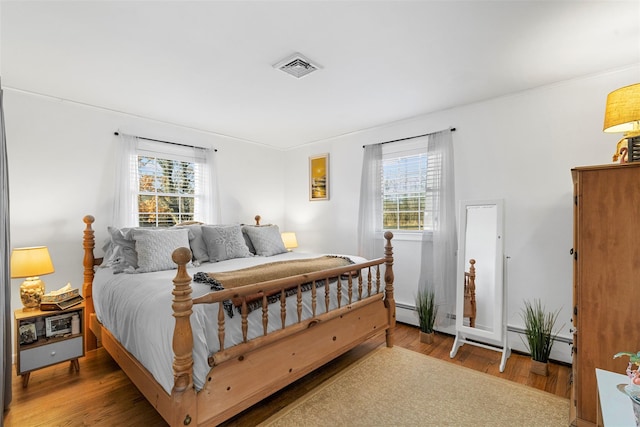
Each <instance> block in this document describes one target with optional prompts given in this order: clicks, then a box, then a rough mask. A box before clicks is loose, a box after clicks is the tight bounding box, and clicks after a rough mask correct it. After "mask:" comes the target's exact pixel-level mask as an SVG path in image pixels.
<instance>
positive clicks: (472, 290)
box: [464, 259, 476, 328]
mask: <svg viewBox="0 0 640 427" xmlns="http://www.w3.org/2000/svg"><path fill="white" fill-rule="evenodd" d="M475 264H476V260H475V259H470V260H469V271H465V272H464V317H468V318H469V326H470V327H472V328H475V327H476V266H475Z"/></svg>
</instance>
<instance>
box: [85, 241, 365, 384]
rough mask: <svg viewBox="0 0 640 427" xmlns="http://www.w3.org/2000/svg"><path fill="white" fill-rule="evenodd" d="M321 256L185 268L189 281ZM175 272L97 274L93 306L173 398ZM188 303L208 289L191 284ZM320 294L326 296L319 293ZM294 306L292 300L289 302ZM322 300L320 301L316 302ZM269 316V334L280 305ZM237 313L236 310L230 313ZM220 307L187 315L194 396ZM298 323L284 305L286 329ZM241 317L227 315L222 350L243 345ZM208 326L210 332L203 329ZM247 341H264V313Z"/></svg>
mask: <svg viewBox="0 0 640 427" xmlns="http://www.w3.org/2000/svg"><path fill="white" fill-rule="evenodd" d="M318 256H322V254H304V253H298V252H288V253H284V254H280V255H275V256H271V257H259V256H255V257H251V258H237V259H232V260H227V261H222V262H217V263H203V264H202V265H200V266H199V267H190V268H188V272H189V275H190V276H191V277H193V275H194V274H195V273H196V272H199V271H202V272H206V273H211V272H220V271H231V270H237V269H240V268H246V267H252V266H255V265H260V264H264V263H267V262H275V261H284V260H291V259H302V258H313V257H318ZM348 257H349V258H350V259H351V260H352V261H354V262H355V263H360V262H364V261H365V259H364V258H360V257H357V256H352V255H348ZM175 275H176V270H168V271H159V272H153V273H143V274H126V273H121V274H113V271H112V270H111V269H110V268H98V269H97V271H96V275H95V278H94V281H93V301H94V307H95V311H96V315H97V317H98V319H99V320H100V322H101V323H102V325H103V326H104V327H106V328H107V329H108V330H109V331H110V332H111V333H112V334H113V336H114V337H115V338H116V339H117V340H118V341H119V342H120V343H121V344H122V345H123V346H124V347H125V348H126V349H127V350H128V351H129V352H130V353H131V354H133V355H134V356H135V357H136V359H137V360H138V361H140V362H141V363H142V364H143V365H144V366H145V368H147V370H149V372H151V374H152V375H153V376H154V378H155V379H156V381H158V383H159V384H160V385H161V386H162V387H163V388H164V389H165V391H166V392H167V393H169V394H170V393H171V389H172V387H173V368H172V363H173V348H172V341H173V338H172V337H173V329H174V326H175V319H174V317H173V315H172V314H173V310H172V308H171V304H172V299H173V295H172V294H171V292H172V290H173V282H172V280H173V278H174V277H175ZM191 287H192V290H193V293H192V297H193V298H196V297H199V296H201V295H205V294H207V293H209V292H211V289H210V287H209V285H207V284H203V283H195V282H192V284H191ZM331 288H332V290H333V292H331V304H330V306H331V309H333V308H336V307H337V296H336V294H335V288H336V287H335V286H331ZM323 294H324V292H323ZM347 298H348V297H347V295H346V291H343V296H342V299H343V301H342V305H346V304H347V303H348V299H347ZM289 299H290V300H293V301H295V299H296V296H295V295H292V296H290V297H289ZM319 299H320V298H319ZM310 300H311V292H305V293H304V296H303V314H302V316H303V318H309V317H311V313H312V311H311V304H310ZM271 307H276V308H275V309H271V310H269V332H271V331H274V330H277V329H279V328H280V323H281V321H280V304H271ZM234 310H235V309H234ZM324 311H325V310H324V303H319V304H317V307H316V312H317V313H318V314H321V313H323V312H324ZM217 316H218V304H195V305H194V306H193V314H192V315H191V328H192V331H193V341H194V345H193V359H194V367H193V372H194V375H193V381H194V385H195V387H196V389H197V390H200V389H201V388H202V387H203V385H204V380H205V378H206V376H207V374H208V372H209V370H210V368H209V365H208V363H207V359H208V357H209V356H210V355H211V354H213V353H215V352H216V351H218V350H219V343H218V335H217ZM296 321H297V312H296V304H295V302H294V303H287V320H286V324H287V325H290V324H292V323H294V322H296ZM240 323H241V316H240V315H239V314H238V313H237V312H235V313H234V316H233V318H230V317H229V316H228V314H226V313H225V328H226V330H225V332H226V334H225V348H229V347H231V346H232V345H234V344H237V343H240V342H242V331H241V328H240ZM207 325H208V326H207ZM248 334H249V339H251V338H255V337H257V336H260V335H262V310H254V311H252V312H251V313H249V331H248Z"/></svg>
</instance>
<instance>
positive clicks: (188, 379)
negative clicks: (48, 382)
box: [83, 215, 396, 426]
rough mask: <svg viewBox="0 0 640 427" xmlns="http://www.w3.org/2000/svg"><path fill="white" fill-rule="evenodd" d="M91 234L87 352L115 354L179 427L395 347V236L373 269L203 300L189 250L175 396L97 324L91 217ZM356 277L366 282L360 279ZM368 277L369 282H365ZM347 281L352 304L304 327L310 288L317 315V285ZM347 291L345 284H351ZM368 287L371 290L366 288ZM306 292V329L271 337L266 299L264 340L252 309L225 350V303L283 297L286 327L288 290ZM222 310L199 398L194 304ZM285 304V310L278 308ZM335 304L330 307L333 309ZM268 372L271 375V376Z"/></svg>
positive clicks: (181, 267)
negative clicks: (378, 340) (375, 349)
mask: <svg viewBox="0 0 640 427" xmlns="http://www.w3.org/2000/svg"><path fill="white" fill-rule="evenodd" d="M83 221H84V223H85V224H86V226H85V230H84V238H83V247H84V260H83V265H84V284H83V296H84V298H85V305H86V308H85V319H84V320H85V325H87V326H88V328H85V329H86V339H85V343H86V351H89V350H93V349H95V348H97V347H98V346H99V345H102V346H104V348H105V349H106V350H107V351H108V352H109V354H110V355H111V356H112V357H113V359H114V360H115V361H116V362H117V363H118V364H119V365H120V367H121V368H122V370H123V371H124V372H125V373H126V374H127V375H128V376H129V378H130V379H131V381H132V382H133V383H134V384H135V385H136V386H137V387H138V389H139V390H140V391H141V392H142V394H143V395H144V396H145V397H146V398H147V399H148V400H149V402H151V404H152V405H153V406H154V407H155V408H156V410H157V411H158V412H159V413H160V415H161V416H162V417H163V418H164V419H165V420H166V421H167V422H168V423H169V424H170V425H171V426H190V425H193V426H203V425H217V424H219V423H221V422H223V421H225V420H227V419H229V418H231V417H232V416H234V415H236V414H238V413H240V412H241V411H243V410H244V409H246V408H248V407H250V406H251V405H254V404H255V403H257V402H259V401H260V400H262V399H264V398H265V397H267V396H269V395H271V394H273V393H274V392H276V391H278V390H280V389H282V388H283V387H285V386H286V385H288V384H290V383H292V382H294V381H295V380H297V379H299V378H301V377H303V376H304V375H306V374H308V373H309V372H311V371H313V370H315V369H317V368H319V367H320V366H322V365H324V364H325V363H327V362H329V361H331V360H332V359H334V358H336V357H338V356H339V355H341V354H343V353H345V352H346V351H348V350H350V349H352V348H353V347H355V346H357V345H358V344H360V343H362V342H364V341H366V340H368V339H370V338H372V337H374V336H377V335H380V334H382V333H385V334H386V345H387V347H392V346H393V331H394V328H395V322H396V319H395V316H396V309H395V301H394V295H393V280H394V276H393V248H392V246H391V239H392V238H393V234H392V233H391V232H386V233H385V235H384V237H385V239H386V244H385V248H384V249H385V256H384V257H383V258H379V259H376V260H372V261H368V262H365V263H360V264H354V265H350V266H347V267H340V268H333V269H331V270H325V271H320V272H316V273H309V274H304V275H298V276H292V277H288V278H285V279H278V280H272V281H268V282H262V283H257V284H252V285H247V286H243V287H241V288H234V289H227V290H223V291H219V292H213V293H210V294H207V295H204V296H202V297H200V298H196V299H192V298H191V291H192V290H191V277H190V276H189V275H188V273H187V270H186V264H187V263H188V262H189V261H190V259H191V251H190V250H189V249H188V248H179V249H176V250H175V251H174V253H173V260H174V262H176V263H177V264H178V270H177V274H176V276H175V278H174V279H173V283H174V290H173V296H174V297H173V304H172V308H173V316H174V317H175V319H176V322H175V329H174V334H173V352H174V362H173V371H174V386H173V389H172V391H171V394H168V393H167V392H166V391H165V390H164V388H162V386H160V385H159V384H158V383H157V382H156V380H155V379H154V378H153V376H152V375H151V374H150V373H149V371H148V370H147V369H145V368H144V367H143V366H142V364H141V363H140V362H138V361H137V360H136V359H135V357H133V356H132V355H131V354H130V353H129V352H128V351H127V350H125V349H124V347H123V346H122V345H121V344H120V343H119V342H118V341H117V340H116V339H115V338H114V337H113V335H112V334H111V333H110V332H109V331H108V330H107V329H106V328H103V327H102V325H101V324H100V323H99V321H98V320H97V317H96V315H95V310H94V305H93V298H92V283H93V277H94V268H95V266H97V265H99V264H100V263H101V262H102V259H100V258H96V257H95V256H94V254H93V249H94V247H95V238H94V230H93V229H92V226H91V225H92V224H93V222H94V221H95V219H94V217H92V216H90V215H87V216H85V217H84V219H83ZM382 264H384V265H385V271H384V292H380V293H374V294H373V295H372V294H371V290H372V288H376V289H378V290H381V289H380V287H381V284H380V266H381V265H382ZM355 271H360V272H361V274H358V275H357V278H356V277H355V276H354V275H353V273H354V272H355ZM363 276H364V277H363ZM335 277H343V278H344V279H338V280H337V281H336V282H335V283H333V284H331V286H332V287H333V286H336V287H337V292H338V295H340V294H341V293H343V295H347V296H348V300H349V304H347V305H343V306H341V307H340V306H339V307H338V308H337V309H334V310H331V311H328V312H326V313H323V314H319V315H314V316H312V317H311V318H309V319H306V320H300V315H301V314H300V313H301V311H302V309H301V298H302V297H301V291H300V285H302V284H303V283H310V282H311V283H313V286H312V289H311V291H310V292H312V307H314V310H313V311H314V313H315V306H316V286H315V283H317V282H324V283H325V284H326V285H325V288H328V283H329V278H335ZM345 281H346V282H347V283H343V282H345ZM354 282H357V283H354ZM363 282H364V283H363ZM292 287H293V288H296V287H297V289H298V291H297V303H296V304H297V311H298V321H297V322H294V323H293V324H292V325H290V326H287V327H284V326H281V327H280V328H279V329H277V330H276V331H274V332H271V333H268V334H267V333H266V328H267V315H266V305H267V302H266V298H264V299H263V316H262V323H263V327H264V330H265V333H264V335H262V336H260V337H258V338H255V339H252V340H248V339H247V338H246V334H247V309H246V303H245V304H243V306H242V314H241V316H242V325H243V334H244V337H245V339H244V342H243V343H241V344H238V345H235V346H233V347H230V348H224V345H223V344H222V343H224V336H225V324H224V323H225V320H224V314H223V313H224V310H223V309H222V301H224V300H225V299H229V298H230V297H238V296H239V297H241V298H243V297H246V296H247V295H251V294H255V293H256V292H258V291H264V292H265V293H266V292H267V291H271V290H279V291H280V292H281V295H282V297H281V300H280V305H281V313H282V314H281V318H282V325H284V321H285V307H286V305H285V297H284V289H291V288H292ZM317 293H318V295H317V299H318V300H320V301H319V302H317V303H318V304H323V303H325V302H324V301H323V300H324V299H327V300H328V296H327V297H323V295H322V294H324V291H323V290H319V291H318V292H317ZM216 303H217V304H219V313H220V315H219V316H218V324H217V325H212V327H217V328H218V338H219V341H220V343H221V345H220V351H218V352H216V353H215V354H213V355H211V356H210V357H209V366H210V367H211V370H210V371H209V373H208V375H207V377H206V380H205V385H204V386H203V388H202V389H201V390H200V391H196V389H195V387H194V385H193V358H192V349H193V336H192V330H191V323H190V319H189V316H190V315H191V312H192V310H191V309H192V307H193V304H216ZM276 304H277V303H276ZM326 304H328V301H327V302H326ZM267 367H268V369H267Z"/></svg>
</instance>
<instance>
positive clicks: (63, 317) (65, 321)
mask: <svg viewBox="0 0 640 427" xmlns="http://www.w3.org/2000/svg"><path fill="white" fill-rule="evenodd" d="M72 315H73V313H65V314H59V315H57V316H49V317H47V318H46V319H45V326H46V332H45V334H46V336H47V338H48V337H53V336H56V335H64V334H70V333H71V316H72Z"/></svg>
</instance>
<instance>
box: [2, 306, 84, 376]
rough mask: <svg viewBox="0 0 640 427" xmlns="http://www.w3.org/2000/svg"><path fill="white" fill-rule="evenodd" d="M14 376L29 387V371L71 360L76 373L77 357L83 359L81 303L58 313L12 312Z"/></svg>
mask: <svg viewBox="0 0 640 427" xmlns="http://www.w3.org/2000/svg"><path fill="white" fill-rule="evenodd" d="M14 318H15V328H16V330H15V335H16V373H17V374H18V375H20V376H22V386H23V387H26V386H27V385H28V384H29V376H30V375H31V372H32V371H35V370H36V369H40V368H44V367H45V366H50V365H55V364H56V363H62V362H66V361H71V366H70V368H71V369H73V370H75V371H76V372H78V371H79V370H80V365H79V364H78V358H79V357H82V356H84V324H83V323H84V322H83V319H84V303H81V304H78V305H75V306H73V307H70V308H68V309H66V310H61V311H41V310H32V311H22V309H20V310H16V311H15V312H14Z"/></svg>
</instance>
